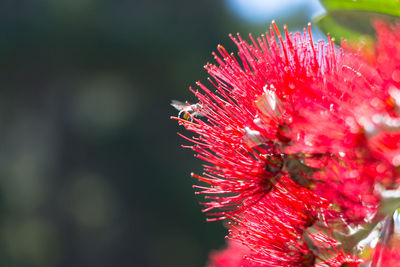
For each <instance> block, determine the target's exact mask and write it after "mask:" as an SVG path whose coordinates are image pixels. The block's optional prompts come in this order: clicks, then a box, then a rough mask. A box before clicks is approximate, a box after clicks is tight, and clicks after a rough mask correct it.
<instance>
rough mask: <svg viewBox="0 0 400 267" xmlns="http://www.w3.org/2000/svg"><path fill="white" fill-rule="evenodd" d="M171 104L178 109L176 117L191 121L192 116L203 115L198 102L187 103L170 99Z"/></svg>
mask: <svg viewBox="0 0 400 267" xmlns="http://www.w3.org/2000/svg"><path fill="white" fill-rule="evenodd" d="M171 106H173V107H174V108H175V109H177V110H179V113H178V118H181V119H185V120H189V121H192V120H193V119H192V118H193V117H203V116H204V115H203V114H201V113H200V112H199V111H200V110H201V109H202V108H203V106H202V105H201V104H200V103H195V104H189V103H188V102H185V103H184V102H181V101H178V100H172V101H171Z"/></svg>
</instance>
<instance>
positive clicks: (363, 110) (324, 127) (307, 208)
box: [175, 22, 400, 266]
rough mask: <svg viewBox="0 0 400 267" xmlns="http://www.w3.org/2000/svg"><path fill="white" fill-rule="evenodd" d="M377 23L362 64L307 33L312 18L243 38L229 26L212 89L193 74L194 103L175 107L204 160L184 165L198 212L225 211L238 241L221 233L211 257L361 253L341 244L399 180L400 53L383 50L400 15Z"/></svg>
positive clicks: (297, 260) (316, 257) (270, 258)
mask: <svg viewBox="0 0 400 267" xmlns="http://www.w3.org/2000/svg"><path fill="white" fill-rule="evenodd" d="M376 28H377V31H378V36H379V44H378V46H377V50H376V59H375V61H374V63H373V64H372V65H371V64H369V63H368V62H367V61H366V60H364V59H363V58H362V56H361V55H358V54H357V53H354V52H351V51H347V50H345V49H344V48H341V47H339V48H336V47H335V46H334V44H333V41H332V40H330V39H329V41H328V43H324V42H323V41H319V42H317V43H314V41H313V39H312V35H311V28H310V25H309V26H308V31H306V30H304V32H303V33H299V32H297V33H294V34H290V33H289V32H288V31H287V29H286V27H285V28H284V29H285V31H284V35H285V36H284V37H283V36H282V35H281V33H280V31H279V29H278V27H277V25H276V24H275V23H274V22H273V23H272V26H271V27H270V31H269V33H267V34H266V35H262V36H261V37H259V38H256V39H255V38H254V37H253V36H252V35H250V42H247V41H245V40H243V39H242V37H241V36H240V35H239V34H238V35H237V37H233V36H232V35H231V36H230V37H231V39H232V40H233V42H234V43H235V44H236V45H237V47H238V50H239V52H238V54H237V56H235V55H234V54H230V53H228V52H227V51H226V50H225V49H224V48H223V47H222V46H220V45H219V46H218V54H217V53H213V55H214V59H215V61H216V64H211V63H207V64H206V66H205V69H206V70H207V71H208V73H209V75H210V76H211V78H210V79H209V82H210V85H211V87H212V88H213V89H210V86H206V85H205V84H203V83H200V82H198V83H197V86H198V87H199V89H200V90H195V89H193V88H191V91H192V92H193V93H194V94H195V96H196V97H197V99H198V103H196V104H193V105H189V104H187V106H183V107H178V109H179V110H180V113H179V116H178V117H176V118H175V119H176V120H178V121H179V123H180V124H182V125H183V126H184V127H185V128H186V129H187V130H189V131H191V132H193V133H194V136H193V137H186V136H184V135H182V136H183V137H184V138H185V139H186V140H189V141H190V142H191V143H192V144H191V145H187V146H184V147H188V148H191V149H192V150H193V151H195V152H196V156H197V157H198V158H200V159H202V160H204V161H205V164H204V165H203V166H204V173H202V174H192V176H193V177H195V178H196V179H198V180H199V181H200V184H199V185H196V186H194V187H195V188H196V189H197V190H198V191H197V194H202V195H205V201H204V203H203V205H204V206H205V208H204V210H203V211H204V212H207V213H208V215H209V218H208V220H219V219H226V218H230V219H232V220H233V221H234V223H233V224H232V225H231V231H230V238H231V239H232V240H236V241H238V242H240V243H241V244H242V245H244V246H245V247H246V249H245V250H243V249H242V248H243V247H240V246H234V245H232V244H233V243H230V245H229V247H228V249H227V250H226V251H225V252H222V253H221V254H215V255H218V256H214V257H213V259H214V260H212V261H211V262H212V264H214V265H211V266H221V264H219V265H218V262H219V263H221V262H224V261H225V260H226V259H227V258H226V257H225V256H226V255H228V254H230V253H236V252H237V255H240V257H239V256H238V257H236V258H235V259H233V258H232V260H234V263H231V266H235V265H237V264H241V266H313V265H314V264H317V265H316V266H358V265H359V264H360V262H361V261H360V260H359V259H358V258H357V256H355V255H353V254H352V253H351V251H350V248H351V249H353V248H354V246H356V245H357V243H358V242H359V241H361V240H362V239H365V238H367V236H366V233H369V232H370V231H372V229H375V228H374V227H375V226H376V225H378V226H379V224H378V222H379V220H381V219H382V218H384V217H385V216H386V215H387V212H388V209H392V207H391V206H390V208H388V206H387V205H386V204H385V200H384V199H383V198H382V195H381V192H382V190H380V189H379V188H384V189H398V187H399V175H398V168H397V167H398V166H400V137H399V136H400V134H399V133H400V109H399V107H400V78H399V79H397V78H398V76H399V77H400V74H399V73H400V63H398V62H397V61H396V62H394V63H393V62H392V61H391V58H390V57H391V56H392V55H393V57H394V58H397V57H398V58H399V60H398V61H399V62H400V48H399V47H400V46H393V45H392V43H394V44H400V35H399V34H398V33H392V32H391V31H393V30H394V29H397V30H398V29H400V26H397V28H394V27H388V26H385V25H384V24H381V23H376ZM387 40H389V41H387ZM398 72H399V73H398ZM397 74H399V75H397ZM182 114H184V116H182ZM378 189H379V190H378ZM390 212H392V213H393V212H394V210H390V211H389V213H390ZM389 215H392V214H389ZM366 224H369V225H370V226H371V227H370V228H368V227H366V228H362V226H365V225H366ZM360 229H361V230H360ZM320 230H321V231H323V232H324V236H325V237H324V238H322V239H321V236H322V235H320V236H318V235H316V234H315V232H318V231H320ZM339 232H340V234H339ZM345 237H349V240H350V241H349V242H348V243H346V242H343V238H345ZM350 237H351V238H350ZM318 240H319V241H318ZM321 240H324V242H325V247H324V246H323V245H321V246H319V247H318V246H316V243H318V242H320V241H321ZM339 241H340V242H339ZM230 242H232V241H230ZM320 243H321V242H320ZM322 243H323V242H322ZM349 247H350V248H349ZM327 249H328V250H327ZM232 251H234V252H232ZM235 251H236V252H235ZM244 251H246V252H244ZM327 251H329V253H328V254H327V253H326V252H327ZM352 251H353V252H354V250H352ZM333 252H334V253H333ZM232 257H233V256H232Z"/></svg>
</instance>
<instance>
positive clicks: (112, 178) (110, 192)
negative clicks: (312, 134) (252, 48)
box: [0, 0, 320, 267]
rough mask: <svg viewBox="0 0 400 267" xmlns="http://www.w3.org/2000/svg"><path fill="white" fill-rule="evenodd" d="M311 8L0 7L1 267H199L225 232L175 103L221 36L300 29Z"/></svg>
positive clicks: (268, 0)
mask: <svg viewBox="0 0 400 267" xmlns="http://www.w3.org/2000/svg"><path fill="white" fill-rule="evenodd" d="M262 2H263V3H262ZM277 2H279V6H276V5H277V4H276V3H277ZM317 4H318V3H317V1H306V0H303V1H301V0H297V1H293V0H292V1H288V0H282V1H272V0H263V1H260V0H258V1H256V0H226V1H215V0H202V1H187V0H186V1H184V0H172V1H162V0H150V1H142V2H140V1H135V0H133V1H132V0H129V1H127V0H113V1H106V0H96V1H95V0H37V1H11V0H3V1H1V2H0V66H1V71H0V138H1V139H0V140H1V141H0V266H11V267H13V266H22V267H25V266H26V267H28V266H63V267H69V266H78V267H79V266H82V267H84V266H85V267H86V266H96V267H101V266H183V267H184V266H189V267H200V266H204V264H205V263H206V260H207V254H208V252H209V251H210V250H212V249H218V248H220V247H221V246H223V243H224V236H225V234H226V231H225V229H224V227H223V226H222V224H221V223H206V222H205V216H204V215H203V214H202V213H201V211H200V208H201V207H200V205H199V204H198V200H199V199H198V198H197V197H196V196H195V195H194V194H193V189H192V184H193V181H192V179H191V178H190V176H189V174H190V172H191V171H195V172H196V171H197V172H201V162H200V161H198V160H196V159H194V158H193V156H192V154H193V153H192V152H191V151H187V150H184V149H181V148H180V147H179V145H180V144H182V143H184V141H183V140H182V139H181V138H180V137H178V136H177V135H176V132H177V131H182V132H183V129H181V128H180V127H179V126H178V125H177V123H176V121H173V120H170V119H169V117H170V116H171V115H177V111H176V110H174V109H173V108H172V107H171V106H170V105H169V103H170V100H171V99H178V100H189V101H194V99H193V96H192V95H191V94H190V92H189V90H188V87H189V86H190V85H194V84H195V81H197V80H202V81H205V79H206V77H207V76H206V72H205V71H204V70H203V68H202V66H203V65H204V64H205V63H206V62H207V61H211V60H212V57H211V51H213V50H215V48H216V45H217V44H219V43H222V44H224V46H226V47H227V48H228V49H229V50H231V51H232V50H233V46H232V43H231V41H230V40H229V39H228V33H230V32H232V33H236V32H241V33H242V35H243V36H246V35H247V33H249V32H252V33H253V34H255V35H258V34H260V33H261V32H263V31H264V30H266V29H267V27H268V26H269V23H270V21H271V20H272V19H275V20H276V21H277V23H278V24H279V25H282V24H284V23H286V24H288V26H289V29H291V30H295V29H301V28H302V27H304V26H306V24H307V22H308V21H310V18H311V16H312V15H313V13H314V12H316V11H318V10H319V8H320V7H318V6H317ZM252 12H253V13H252ZM317 34H318V33H317Z"/></svg>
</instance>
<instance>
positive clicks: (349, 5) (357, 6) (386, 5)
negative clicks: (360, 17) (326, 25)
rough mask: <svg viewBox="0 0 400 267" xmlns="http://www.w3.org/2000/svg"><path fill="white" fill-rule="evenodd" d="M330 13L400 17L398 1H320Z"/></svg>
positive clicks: (399, 3)
mask: <svg viewBox="0 0 400 267" xmlns="http://www.w3.org/2000/svg"><path fill="white" fill-rule="evenodd" d="M320 1H321V4H322V5H324V7H325V8H326V10H327V11H328V12H331V11H337V10H343V9H345V10H364V11H372V12H378V13H382V14H387V15H392V16H397V17H399V16H400V1H398V0H320Z"/></svg>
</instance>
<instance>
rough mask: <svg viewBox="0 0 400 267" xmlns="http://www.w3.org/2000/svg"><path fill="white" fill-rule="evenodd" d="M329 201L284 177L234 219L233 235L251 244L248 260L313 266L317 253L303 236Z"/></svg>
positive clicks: (264, 264) (253, 262)
mask: <svg viewBox="0 0 400 267" xmlns="http://www.w3.org/2000/svg"><path fill="white" fill-rule="evenodd" d="M328 205H329V203H328V202H327V201H326V200H323V199H321V198H319V197H318V196H316V195H315V194H314V193H313V192H312V191H311V190H309V189H306V188H304V187H302V186H299V185H298V184H296V183H295V182H293V181H292V180H291V179H289V178H287V177H282V179H281V180H280V182H278V183H277V184H276V186H275V188H274V190H272V191H271V192H270V193H269V194H268V195H266V196H265V197H264V198H263V199H262V200H260V201H259V202H258V203H257V204H255V205H253V206H251V207H249V208H248V209H246V210H245V211H244V212H243V214H240V215H238V216H237V217H236V218H235V220H236V222H237V226H236V225H233V226H232V227H233V230H231V231H230V237H231V238H232V239H236V240H239V241H240V242H242V243H243V244H244V245H245V246H247V247H249V248H250V250H251V254H249V255H248V256H247V257H246V259H245V262H248V263H252V264H260V265H261V266H312V264H313V263H314V261H315V259H316V257H317V255H315V254H314V252H313V251H311V250H310V248H309V247H308V244H307V243H306V242H305V241H304V239H303V234H304V231H305V229H307V228H308V227H310V226H312V225H313V224H314V223H315V222H316V221H318V220H319V216H318V214H320V213H323V212H324V211H325V210H326V209H327V207H328Z"/></svg>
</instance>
